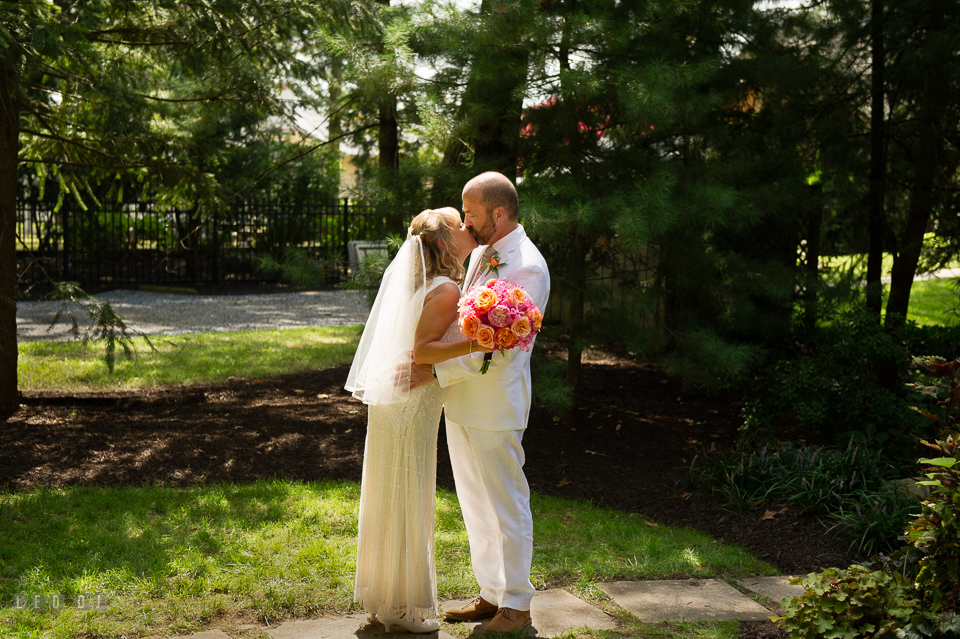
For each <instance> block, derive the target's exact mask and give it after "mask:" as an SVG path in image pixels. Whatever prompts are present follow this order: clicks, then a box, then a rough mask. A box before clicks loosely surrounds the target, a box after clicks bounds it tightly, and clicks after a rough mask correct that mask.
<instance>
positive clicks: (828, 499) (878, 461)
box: [690, 440, 917, 554]
mask: <svg viewBox="0 0 960 639" xmlns="http://www.w3.org/2000/svg"><path fill="white" fill-rule="evenodd" d="M894 473H895V469H894V468H893V467H892V466H891V465H890V464H889V463H888V462H886V461H885V460H884V459H883V456H882V455H881V454H880V452H879V451H877V450H871V449H869V448H866V447H864V446H861V445H857V444H854V443H853V441H852V440H851V441H850V442H849V443H848V445H847V447H846V448H840V449H837V448H829V447H823V446H810V445H803V444H794V443H792V442H786V443H782V444H778V445H773V444H771V445H770V446H762V447H760V448H759V449H751V448H749V447H748V446H746V445H745V444H744V443H743V442H740V443H738V445H737V446H736V447H735V448H733V449H732V450H730V451H726V452H719V451H715V450H704V451H702V452H701V454H700V455H698V456H697V457H696V458H695V459H694V461H693V463H692V465H691V469H690V481H692V482H694V483H695V484H697V485H699V486H702V487H706V488H708V489H710V490H712V491H714V492H715V493H717V494H719V495H720V496H722V497H723V498H724V499H725V500H726V502H727V503H728V505H729V506H728V507H729V508H730V509H731V510H733V511H734V512H744V511H747V510H750V509H765V510H771V511H775V510H777V509H779V508H782V507H787V508H789V509H791V510H794V511H798V512H805V513H811V514H814V515H816V516H818V517H820V518H821V519H822V521H823V522H824V524H825V525H826V526H828V527H830V528H831V529H836V530H837V531H838V532H840V533H842V534H844V535H845V536H846V537H847V538H848V539H849V540H850V542H851V547H852V550H853V551H854V552H858V553H862V554H869V553H872V552H878V551H890V550H895V549H896V548H897V547H899V543H898V541H897V540H898V539H899V537H900V536H901V535H902V533H903V529H904V526H906V524H907V521H908V520H909V518H910V517H909V516H910V514H911V512H915V511H916V508H917V501H916V499H915V498H913V497H910V496H907V495H904V494H903V493H902V492H900V491H899V490H897V489H896V488H894V487H893V486H892V485H891V484H890V483H888V482H887V481H886V479H885V477H888V476H890V475H891V474H894Z"/></svg>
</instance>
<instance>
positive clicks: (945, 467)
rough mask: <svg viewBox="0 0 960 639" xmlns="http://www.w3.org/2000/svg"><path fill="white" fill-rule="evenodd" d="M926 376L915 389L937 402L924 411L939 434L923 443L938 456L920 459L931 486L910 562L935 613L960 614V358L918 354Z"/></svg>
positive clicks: (913, 527) (912, 532) (915, 526)
mask: <svg viewBox="0 0 960 639" xmlns="http://www.w3.org/2000/svg"><path fill="white" fill-rule="evenodd" d="M917 364H918V365H919V366H920V368H921V370H922V371H923V372H924V373H925V375H924V379H922V380H921V381H920V382H918V383H916V384H913V385H912V386H913V388H914V389H916V390H917V391H918V392H920V393H922V394H923V395H925V396H927V397H930V398H932V399H934V400H935V402H936V405H937V410H936V412H933V413H925V416H926V417H928V418H932V421H933V422H934V423H935V424H936V428H937V432H938V434H939V437H938V438H937V439H936V440H935V441H934V442H932V443H931V442H924V443H925V444H926V445H927V446H928V447H929V448H931V449H933V450H934V451H935V454H936V457H931V458H924V459H921V460H920V463H921V465H922V471H923V472H924V474H925V475H926V477H927V480H926V481H923V482H921V484H923V485H926V486H928V487H929V488H930V497H929V498H928V499H925V500H924V502H923V511H922V512H921V514H920V517H918V518H917V519H915V520H914V521H913V522H912V523H911V524H910V527H909V528H908V529H907V540H908V541H909V542H910V544H911V546H912V548H911V549H910V550H909V551H908V552H907V557H906V560H907V561H908V562H912V561H915V562H916V565H917V572H916V577H915V582H916V584H917V587H918V588H919V589H921V590H922V591H923V592H924V593H925V594H924V599H925V600H926V601H927V602H928V603H929V604H930V606H931V609H932V610H933V611H934V612H939V611H941V610H944V611H950V612H960V429H958V427H957V406H958V405H960V359H957V360H953V361H951V362H948V361H946V360H945V359H943V358H939V357H926V358H918V359H917Z"/></svg>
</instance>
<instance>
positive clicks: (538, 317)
mask: <svg viewBox="0 0 960 639" xmlns="http://www.w3.org/2000/svg"><path fill="white" fill-rule="evenodd" d="M527 319H529V320H530V325H531V326H532V327H533V330H535V331H539V330H540V327H541V326H543V314H542V313H540V311H538V310H537V309H535V308H534V309H531V310H529V311H527Z"/></svg>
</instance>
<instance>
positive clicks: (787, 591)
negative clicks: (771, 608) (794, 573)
mask: <svg viewBox="0 0 960 639" xmlns="http://www.w3.org/2000/svg"><path fill="white" fill-rule="evenodd" d="M738 581H739V582H740V585H741V586H743V587H744V588H746V589H747V590H750V591H752V592H755V593H757V594H761V595H764V596H766V597H769V598H770V600H771V601H773V602H774V603H775V604H777V605H780V602H781V601H782V600H783V598H784V597H790V598H793V597H799V596H800V595H802V594H803V592H804V589H803V586H799V585H797V586H793V585H791V584H790V577H788V576H780V577H749V578H747V579H739V580H738Z"/></svg>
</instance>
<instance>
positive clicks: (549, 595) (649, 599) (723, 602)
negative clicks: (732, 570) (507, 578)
mask: <svg viewBox="0 0 960 639" xmlns="http://www.w3.org/2000/svg"><path fill="white" fill-rule="evenodd" d="M788 579H789V578H788V577H751V578H745V579H742V580H740V581H739V584H740V585H741V586H742V587H743V588H744V589H746V590H749V591H750V592H752V593H756V594H758V595H763V596H764V597H766V598H767V601H768V602H770V603H774V604H779V603H780V601H781V600H782V599H783V598H784V597H795V596H798V595H800V594H802V593H803V588H802V587H801V586H792V585H790V584H789V583H788ZM599 586H600V589H601V590H603V592H604V593H606V594H607V595H608V596H609V597H610V598H611V599H612V600H613V602H614V603H615V604H616V605H617V606H619V607H621V608H623V609H624V610H626V611H628V612H629V613H631V614H632V615H634V616H635V617H636V618H637V619H639V620H640V621H642V622H645V623H657V622H660V621H728V620H734V619H736V620H739V621H767V620H769V619H770V617H771V616H772V612H771V611H770V610H769V609H767V608H765V607H764V606H761V605H760V604H759V603H757V602H756V601H755V600H754V599H753V598H751V597H750V596H749V595H745V594H743V593H742V592H740V591H739V590H737V589H736V588H733V587H732V586H730V585H729V584H727V583H726V582H723V581H720V580H717V579H683V580H662V581H616V582H610V583H602V584H599ZM466 601H467V600H455V601H447V602H444V603H443V604H442V605H441V609H443V610H446V609H449V608H456V607H459V606H460V605H461V604H464V603H466ZM530 614H531V618H532V619H533V625H532V627H531V629H530V631H529V634H530V635H534V636H537V637H555V636H557V635H560V634H562V633H564V632H567V631H569V630H575V629H578V628H589V629H591V630H606V631H616V628H617V621H616V619H615V618H614V617H613V616H612V615H611V614H609V613H608V612H605V611H603V610H601V609H600V608H598V607H596V606H594V605H593V604H591V603H588V602H586V601H584V600H582V599H580V598H579V597H577V596H575V595H573V594H571V593H569V592H567V591H566V590H561V589H555V590H545V591H541V592H538V593H537V594H536V596H535V597H534V598H533V602H532V603H531V605H530ZM488 622H489V620H484V621H482V622H479V623H477V622H474V623H464V624H448V623H444V624H443V625H442V626H441V627H440V630H439V631H437V632H435V633H430V634H426V635H413V634H411V633H408V632H394V633H390V634H389V635H387V634H386V633H384V631H383V625H381V624H379V623H376V622H375V623H370V621H369V620H368V618H367V615H366V614H361V613H351V614H348V615H342V616H339V617H324V618H321V619H308V620H302V621H287V622H285V623H282V624H280V625H279V626H275V627H270V628H266V627H249V626H248V627H245V628H244V629H243V630H244V631H245V633H244V634H242V635H241V634H240V633H237V634H234V635H231V634H228V633H226V632H224V631H222V630H207V631H205V632H199V633H197V634H193V635H185V636H179V637H172V638H170V639H234V638H235V637H240V636H249V634H248V633H250V632H251V631H259V632H261V633H265V634H267V635H269V636H270V637H271V638H272V639H376V638H377V637H381V636H386V637H414V636H424V637H431V638H436V639H454V636H456V637H464V636H471V637H472V636H475V635H478V634H480V633H481V632H483V628H484V627H486V624H487V623H488Z"/></svg>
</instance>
